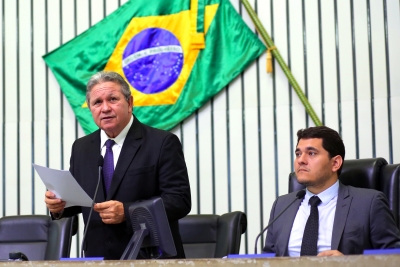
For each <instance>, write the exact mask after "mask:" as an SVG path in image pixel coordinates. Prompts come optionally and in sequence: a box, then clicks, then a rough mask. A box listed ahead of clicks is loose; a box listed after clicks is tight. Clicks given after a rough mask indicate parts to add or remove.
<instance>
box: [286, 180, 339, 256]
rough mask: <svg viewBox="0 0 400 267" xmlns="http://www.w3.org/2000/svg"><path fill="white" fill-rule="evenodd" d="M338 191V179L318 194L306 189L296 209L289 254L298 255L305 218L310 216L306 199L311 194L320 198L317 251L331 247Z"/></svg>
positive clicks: (308, 198)
mask: <svg viewBox="0 0 400 267" xmlns="http://www.w3.org/2000/svg"><path fill="white" fill-rule="evenodd" d="M338 192H339V181H336V183H335V184H333V185H332V186H331V187H329V188H328V189H326V190H325V191H323V192H321V193H319V194H318V195H314V194H313V193H311V192H310V191H308V190H306V195H305V197H304V199H303V201H302V202H301V204H300V207H299V210H298V211H297V215H296V218H295V219H294V222H293V227H292V231H291V233H290V238H289V245H288V250H289V256H291V257H293V256H300V250H301V242H302V241H303V233H304V228H305V227H306V223H307V219H308V217H309V216H310V205H309V203H308V201H309V200H310V198H311V197H312V196H318V197H319V198H320V199H321V203H320V204H319V205H318V213H319V228H318V243H317V246H318V253H320V252H322V251H325V250H330V249H331V241H332V230H333V221H334V219H335V211H336V203H337V196H338Z"/></svg>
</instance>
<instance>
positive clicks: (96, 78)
mask: <svg viewBox="0 0 400 267" xmlns="http://www.w3.org/2000/svg"><path fill="white" fill-rule="evenodd" d="M104 82H114V83H117V84H119V85H120V86H121V93H122V94H123V95H124V97H125V99H126V101H127V102H129V99H130V97H131V90H130V88H129V84H128V83H127V82H126V81H125V80H124V78H122V76H121V75H119V74H118V73H116V72H114V71H100V72H98V73H96V74H94V75H93V76H92V77H90V79H89V81H88V83H87V85H86V103H87V104H88V107H90V102H89V101H90V96H89V95H90V92H91V91H92V89H93V87H94V86H95V85H98V84H100V83H104Z"/></svg>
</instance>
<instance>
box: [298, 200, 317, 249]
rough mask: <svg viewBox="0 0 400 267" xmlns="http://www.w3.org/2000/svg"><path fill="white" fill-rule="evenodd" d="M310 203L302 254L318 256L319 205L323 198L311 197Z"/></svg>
mask: <svg viewBox="0 0 400 267" xmlns="http://www.w3.org/2000/svg"><path fill="white" fill-rule="evenodd" d="M308 203H310V205H311V210H310V217H308V220H307V223H306V227H305V229H304V234H303V241H302V243H301V251H300V256H317V253H318V247H317V244H318V229H319V214H318V205H319V203H321V199H319V197H317V196H313V197H311V198H310V200H309V201H308Z"/></svg>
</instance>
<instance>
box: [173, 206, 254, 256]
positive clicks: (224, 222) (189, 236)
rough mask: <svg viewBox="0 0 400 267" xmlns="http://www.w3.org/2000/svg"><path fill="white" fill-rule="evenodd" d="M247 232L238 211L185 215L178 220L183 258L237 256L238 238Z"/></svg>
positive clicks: (241, 215) (245, 222) (245, 223)
mask: <svg viewBox="0 0 400 267" xmlns="http://www.w3.org/2000/svg"><path fill="white" fill-rule="evenodd" d="M246 229H247V218H246V214H244V213H243V212H241V211H235V212H229V213H225V214H223V215H221V216H219V215H202V214H200V215H188V216H186V217H185V218H182V219H181V220H179V231H180V233H181V237H182V243H183V248H184V250H185V255H186V258H188V259H193V258H222V257H224V256H227V255H228V254H238V253H239V249H240V240H241V236H242V234H243V233H244V232H246Z"/></svg>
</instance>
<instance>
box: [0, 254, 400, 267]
mask: <svg viewBox="0 0 400 267" xmlns="http://www.w3.org/2000/svg"><path fill="white" fill-rule="evenodd" d="M321 265H323V266H324V267H325V266H327V267H330V266H332V267H333V266H334V267H337V266H341V267H342V266H349V267H350V266H351V267H354V266H371V267H372V266H373V267H375V266H378V267H383V266H399V265H400V255H373V256H363V255H356V256H341V257H296V258H289V257H280V258H266V259H186V260H136V261H25V262H1V263H0V267H1V266H20V267H22V266H35V267H36V266H37V267H50V266H51V267H69V266H71V267H76V266H90V267H96V266H101V267H105V266H118V267H124V266H130V267H134V266H136V267H137V266H140V267H160V266H162V267H169V266H182V267H203V266H221V267H222V266H223V267H240V266H252V267H264V266H269V267H274V266H277V267H297V266H301V267H304V266H321Z"/></svg>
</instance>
